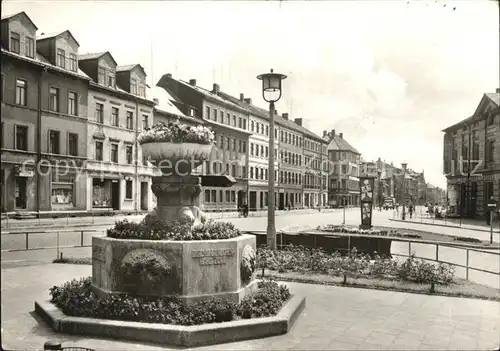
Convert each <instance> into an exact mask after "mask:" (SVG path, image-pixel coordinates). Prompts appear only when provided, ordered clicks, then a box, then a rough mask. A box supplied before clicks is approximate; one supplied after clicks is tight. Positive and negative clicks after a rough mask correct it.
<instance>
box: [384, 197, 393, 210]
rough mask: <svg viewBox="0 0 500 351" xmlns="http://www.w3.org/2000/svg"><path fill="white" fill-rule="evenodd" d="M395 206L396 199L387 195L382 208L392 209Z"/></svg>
mask: <svg viewBox="0 0 500 351" xmlns="http://www.w3.org/2000/svg"><path fill="white" fill-rule="evenodd" d="M395 208H396V199H394V198H393V197H388V198H386V199H385V200H384V210H389V209H391V210H394V209H395Z"/></svg>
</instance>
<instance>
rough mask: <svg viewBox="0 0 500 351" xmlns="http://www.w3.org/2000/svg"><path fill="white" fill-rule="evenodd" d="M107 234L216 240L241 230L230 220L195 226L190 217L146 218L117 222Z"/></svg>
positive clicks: (116, 237) (162, 238)
mask: <svg viewBox="0 0 500 351" xmlns="http://www.w3.org/2000/svg"><path fill="white" fill-rule="evenodd" d="M106 234H107V236H109V237H111V238H115V239H141V240H215V239H230V238H235V237H238V236H240V235H241V232H240V231H239V230H238V229H236V228H235V226H234V224H232V223H229V222H216V221H213V220H208V221H206V222H204V223H200V224H196V225H194V226H193V221H192V220H190V219H181V220H178V221H171V222H165V221H159V220H147V219H144V220H143V221H141V222H139V223H135V222H129V221H127V220H124V221H120V222H116V224H115V226H114V227H113V228H111V229H108V230H107V231H106Z"/></svg>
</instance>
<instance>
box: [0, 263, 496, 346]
mask: <svg viewBox="0 0 500 351" xmlns="http://www.w3.org/2000/svg"><path fill="white" fill-rule="evenodd" d="M90 274H91V267H90V266H76V265H38V266H31V267H17V268H10V269H2V278H1V280H2V343H3V345H2V346H3V349H7V350H40V349H42V346H43V343H44V342H45V341H47V340H59V341H62V342H63V346H71V345H78V346H85V347H90V348H93V349H95V350H103V351H104V350H169V348H164V347H160V346H155V345H146V344H139V343H135V342H133V343H129V342H122V341H117V340H105V339H98V338H87V337H83V336H72V335H66V334H64V335H63V334H55V333H53V332H52V330H50V329H49V328H48V327H47V326H46V325H45V324H44V323H43V322H42V321H40V320H39V319H38V317H36V316H35V315H34V313H33V312H32V311H33V308H34V307H33V304H34V301H35V300H43V299H47V298H48V289H49V288H50V287H51V286H53V285H56V284H60V283H62V282H64V281H67V280H70V279H72V278H78V277H81V276H88V275H90ZM288 285H289V286H290V288H291V289H292V291H293V292H294V293H299V294H304V295H305V296H307V306H306V308H305V310H304V312H303V313H302V315H301V316H300V317H299V319H298V320H297V322H296V323H295V325H294V326H293V328H292V329H291V331H290V332H289V333H288V334H286V335H282V336H277V337H271V338H265V339H260V340H251V341H244V342H238V343H231V344H222V345H216V346H210V347H205V348H198V349H199V350H269V349H271V350H305V349H307V350H459V349H461V350H495V349H498V346H499V345H500V313H499V307H500V304H499V303H498V302H492V301H482V300H472V299H462V298H449V297H439V296H427V295H418V294H406V293H398V292H387V291H376V290H368V289H354V288H342V287H329V286H320V285H307V284H292V283H290V284H288Z"/></svg>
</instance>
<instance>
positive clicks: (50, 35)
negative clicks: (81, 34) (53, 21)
mask: <svg viewBox="0 0 500 351" xmlns="http://www.w3.org/2000/svg"><path fill="white" fill-rule="evenodd" d="M65 33H67V34H68V35H69V37H70V38H71V39H73V40H74V42H75V43H76V45H78V46H80V44H79V43H78V40H76V39H75V37H74V35H73V34H71V31H70V30H68V29H66V30H63V31H62V32H54V33H47V34H46V33H42V34H41V35H39V36H37V37H36V40H47V39H53V38H57V37H59V36H61V35H63V34H65Z"/></svg>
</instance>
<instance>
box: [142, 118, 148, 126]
mask: <svg viewBox="0 0 500 351" xmlns="http://www.w3.org/2000/svg"><path fill="white" fill-rule="evenodd" d="M142 129H148V116H147V115H142Z"/></svg>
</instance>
